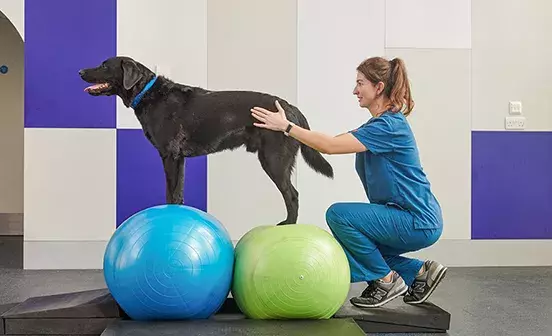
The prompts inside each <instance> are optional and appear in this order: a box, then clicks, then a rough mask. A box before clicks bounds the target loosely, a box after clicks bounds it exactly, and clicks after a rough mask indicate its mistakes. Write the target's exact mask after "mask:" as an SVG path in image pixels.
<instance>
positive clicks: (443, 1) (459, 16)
mask: <svg viewBox="0 0 552 336" xmlns="http://www.w3.org/2000/svg"><path fill="white" fill-rule="evenodd" d="M385 13H386V14H385V46H386V47H387V48H470V47H471V0H387V3H386V10H385ZM487 19H489V17H487ZM489 22H491V21H489Z"/></svg>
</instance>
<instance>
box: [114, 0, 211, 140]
mask: <svg viewBox="0 0 552 336" xmlns="http://www.w3.org/2000/svg"><path fill="white" fill-rule="evenodd" d="M206 25H207V0H179V1H172V0H159V1H150V0H118V1H117V54H118V55H121V56H130V57H132V58H134V59H136V60H137V61H139V62H141V63H142V64H144V65H146V66H148V67H149V68H150V69H151V70H152V71H157V72H158V74H160V75H164V76H167V77H169V78H170V79H172V80H174V81H178V82H182V83H185V84H189V85H198V86H203V87H205V86H206V85H207V28H206ZM117 127H118V128H136V129H137V128H140V124H139V123H138V120H137V119H136V117H135V116H134V111H133V110H132V109H131V108H127V107H125V106H124V104H123V103H122V101H121V99H117Z"/></svg>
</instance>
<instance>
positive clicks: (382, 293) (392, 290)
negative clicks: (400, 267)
mask: <svg viewBox="0 0 552 336" xmlns="http://www.w3.org/2000/svg"><path fill="white" fill-rule="evenodd" d="M407 290H408V286H407V285H406V283H405V282H404V280H403V279H402V278H401V277H400V276H399V274H398V273H397V272H393V276H392V280H391V282H383V281H381V280H375V281H371V282H370V283H368V287H366V289H365V290H364V291H363V292H362V294H361V295H360V296H357V297H353V298H351V300H350V301H351V303H352V304H353V305H354V306H357V307H360V308H376V307H381V306H383V305H384V304H386V303H387V302H389V301H391V300H393V299H396V298H397V297H399V296H401V295H403V294H404V293H406V291H407Z"/></svg>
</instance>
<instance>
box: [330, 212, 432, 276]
mask: <svg viewBox="0 0 552 336" xmlns="http://www.w3.org/2000/svg"><path fill="white" fill-rule="evenodd" d="M326 222H327V223H328V226H329V227H330V230H331V231H332V233H333V235H334V237H335V238H336V239H337V241H338V242H339V243H340V244H341V246H342V247H343V249H344V250H345V254H346V255H347V258H348V260H349V265H350V267H351V282H361V281H372V280H376V279H381V278H383V277H385V276H386V275H387V274H389V272H390V271H391V270H393V271H395V272H397V273H399V275H400V276H401V277H402V278H403V280H404V281H405V283H406V284H407V285H408V286H410V285H411V284H412V282H413V281H414V278H415V277H416V274H417V273H418V271H419V270H420V268H421V267H422V265H423V261H421V260H418V259H411V258H407V257H403V256H401V254H404V253H407V252H412V251H416V250H419V249H422V248H425V247H428V246H431V245H432V244H434V243H435V242H436V241H437V240H438V239H439V237H440V236H441V232H442V229H423V230H421V229H415V228H414V218H413V216H412V215H411V214H410V213H409V212H407V211H405V210H403V209H401V208H400V207H398V206H394V205H381V204H373V203H360V202H359V203H354V202H353V203H335V204H333V205H332V206H330V207H329V208H328V210H327V211H326Z"/></svg>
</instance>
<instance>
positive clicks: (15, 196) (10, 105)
mask: <svg viewBox="0 0 552 336" xmlns="http://www.w3.org/2000/svg"><path fill="white" fill-rule="evenodd" d="M0 45H1V46H2V48H0V66H2V65H5V66H7V67H8V72H7V73H5V74H0V92H1V96H2V102H1V108H0V111H1V113H0V156H1V159H0V235H5V234H7V235H22V234H23V219H22V214H23V55H24V47H23V41H22V40H21V37H20V35H19V33H18V32H17V30H16V28H15V27H14V26H13V25H12V23H11V22H10V20H8V19H5V18H2V17H0Z"/></svg>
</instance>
